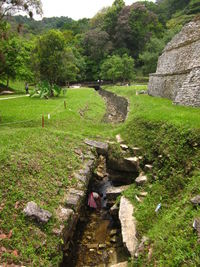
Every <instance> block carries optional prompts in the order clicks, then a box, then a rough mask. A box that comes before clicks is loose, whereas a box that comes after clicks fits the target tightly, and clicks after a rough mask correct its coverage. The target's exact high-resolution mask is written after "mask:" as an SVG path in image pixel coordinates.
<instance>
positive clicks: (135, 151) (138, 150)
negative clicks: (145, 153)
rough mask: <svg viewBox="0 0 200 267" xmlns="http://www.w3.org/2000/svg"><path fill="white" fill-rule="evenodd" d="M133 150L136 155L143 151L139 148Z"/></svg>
mask: <svg viewBox="0 0 200 267" xmlns="http://www.w3.org/2000/svg"><path fill="white" fill-rule="evenodd" d="M132 150H133V153H134V154H135V155H137V154H138V153H139V152H140V151H141V149H140V148H139V147H133V148H132Z"/></svg>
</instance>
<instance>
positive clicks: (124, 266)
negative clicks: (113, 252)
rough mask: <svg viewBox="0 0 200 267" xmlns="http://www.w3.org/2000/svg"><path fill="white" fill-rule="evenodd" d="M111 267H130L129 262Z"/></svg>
mask: <svg viewBox="0 0 200 267" xmlns="http://www.w3.org/2000/svg"><path fill="white" fill-rule="evenodd" d="M111 267H128V262H127V261H124V262H120V263H117V264H114V265H111Z"/></svg>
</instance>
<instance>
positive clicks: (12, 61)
mask: <svg viewBox="0 0 200 267" xmlns="http://www.w3.org/2000/svg"><path fill="white" fill-rule="evenodd" d="M0 49H1V51H0V54H1V61H0V73H1V79H2V80H6V85H7V87H8V86H9V81H10V79H13V80H14V79H15V78H16V76H17V69H18V67H19V63H20V62H19V58H18V53H19V51H20V45H19V41H18V39H17V38H15V37H12V38H10V39H9V40H3V41H2V42H1V46H0Z"/></svg>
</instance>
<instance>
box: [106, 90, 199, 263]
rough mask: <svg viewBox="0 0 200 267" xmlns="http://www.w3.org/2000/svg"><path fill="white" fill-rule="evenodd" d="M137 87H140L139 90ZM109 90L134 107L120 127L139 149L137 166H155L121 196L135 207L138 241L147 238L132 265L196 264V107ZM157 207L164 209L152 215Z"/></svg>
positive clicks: (197, 260)
mask: <svg viewBox="0 0 200 267" xmlns="http://www.w3.org/2000/svg"><path fill="white" fill-rule="evenodd" d="M141 89H144V86H140V87H137V90H141ZM110 90H112V91H114V92H115V93H118V94H120V95H123V96H126V97H128V98H129V100H130V103H131V107H132V108H133V107H134V108H133V109H132V111H131V113H130V114H129V117H128V120H127V121H126V122H125V124H124V125H123V126H122V128H121V131H120V132H121V134H122V137H123V139H124V140H125V142H126V143H127V144H128V145H129V146H130V147H133V146H138V147H140V148H141V149H142V155H143V156H144V159H143V161H142V162H141V164H146V163H150V164H152V165H153V171H152V173H151V172H149V173H147V175H148V181H149V182H148V183H147V184H146V185H144V186H142V188H141V187H138V186H136V185H132V186H131V187H130V188H129V189H128V191H127V192H125V193H124V194H125V195H126V196H127V197H128V198H129V199H130V200H131V201H132V202H133V204H134V207H135V212H134V216H135V217H136V220H137V234H138V238H139V239H141V238H142V236H144V235H145V236H147V237H148V238H149V241H148V244H147V246H146V247H145V251H144V253H142V255H141V256H140V257H139V258H138V259H134V262H133V264H132V266H154V265H155V263H156V265H157V266H199V264H200V257H199V245H198V241H197V240H198V235H197V233H196V232H195V231H194V230H193V227H192V224H193V221H194V218H197V217H199V207H193V205H192V204H191V203H190V199H191V198H192V197H194V196H196V195H197V194H199V183H200V172H199V170H200V162H199V157H200V150H199V147H200V128H199V125H200V121H199V119H198V116H199V109H198V108H196V109H194V108H187V107H178V106H173V105H172V104H171V101H168V100H165V99H160V98H153V97H149V96H147V95H146V96H145V95H138V96H136V95H135V89H134V88H130V87H127V88H125V87H113V88H111V89H110ZM197 120H198V121H197ZM142 191H146V192H148V195H147V197H145V198H144V199H143V201H142V202H141V203H139V202H138V201H136V198H135V196H136V195H137V196H138V195H139V193H140V192H142ZM158 203H161V204H162V206H161V209H160V210H159V212H158V213H155V208H156V206H157V205H158ZM149 248H152V256H151V257H150V258H148V252H149Z"/></svg>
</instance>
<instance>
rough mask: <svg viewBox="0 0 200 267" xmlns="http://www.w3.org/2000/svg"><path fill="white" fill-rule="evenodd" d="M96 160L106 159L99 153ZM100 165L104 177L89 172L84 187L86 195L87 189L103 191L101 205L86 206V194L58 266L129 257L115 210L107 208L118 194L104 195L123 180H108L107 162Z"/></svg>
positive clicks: (113, 261) (107, 263) (96, 263)
mask: <svg viewBox="0 0 200 267" xmlns="http://www.w3.org/2000/svg"><path fill="white" fill-rule="evenodd" d="M100 160H101V161H102V160H103V161H104V162H106V159H105V158H104V157H102V156H100ZM104 166H105V168H106V169H104V170H102V173H103V175H102V176H104V177H99V176H97V174H96V173H95V174H93V176H92V178H91V180H90V183H89V186H88V194H89V193H90V192H98V193H102V194H103V197H102V208H101V210H100V211H98V210H93V209H91V208H90V207H88V205H87V197H86V199H85V201H84V203H83V205H82V208H81V214H80V217H79V220H78V222H77V226H76V231H75V233H74V236H73V238H72V240H71V241H70V245H69V248H68V250H67V251H65V252H64V258H63V263H62V264H61V267H83V266H99V267H103V266H106V267H107V266H108V267H109V266H112V265H113V264H117V263H119V262H123V261H127V259H128V258H129V257H130V254H129V253H128V250H127V249H126V248H125V247H124V245H123V242H122V236H121V225H120V221H119V218H118V211H117V212H111V209H110V208H111V207H112V206H113V205H114V204H115V202H116V198H117V197H118V195H116V196H114V197H111V198H110V196H109V197H107V195H106V192H107V191H109V190H108V189H109V188H111V187H113V186H114V185H118V186H119V185H121V184H123V185H124V183H122V182H121V183H120V181H119V180H118V181H117V183H115V182H113V181H111V179H110V177H113V174H112V175H111V176H110V173H109V172H110V170H109V169H108V168H107V164H105V165H104ZM122 179H123V178H122ZM88 194H87V196H88Z"/></svg>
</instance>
